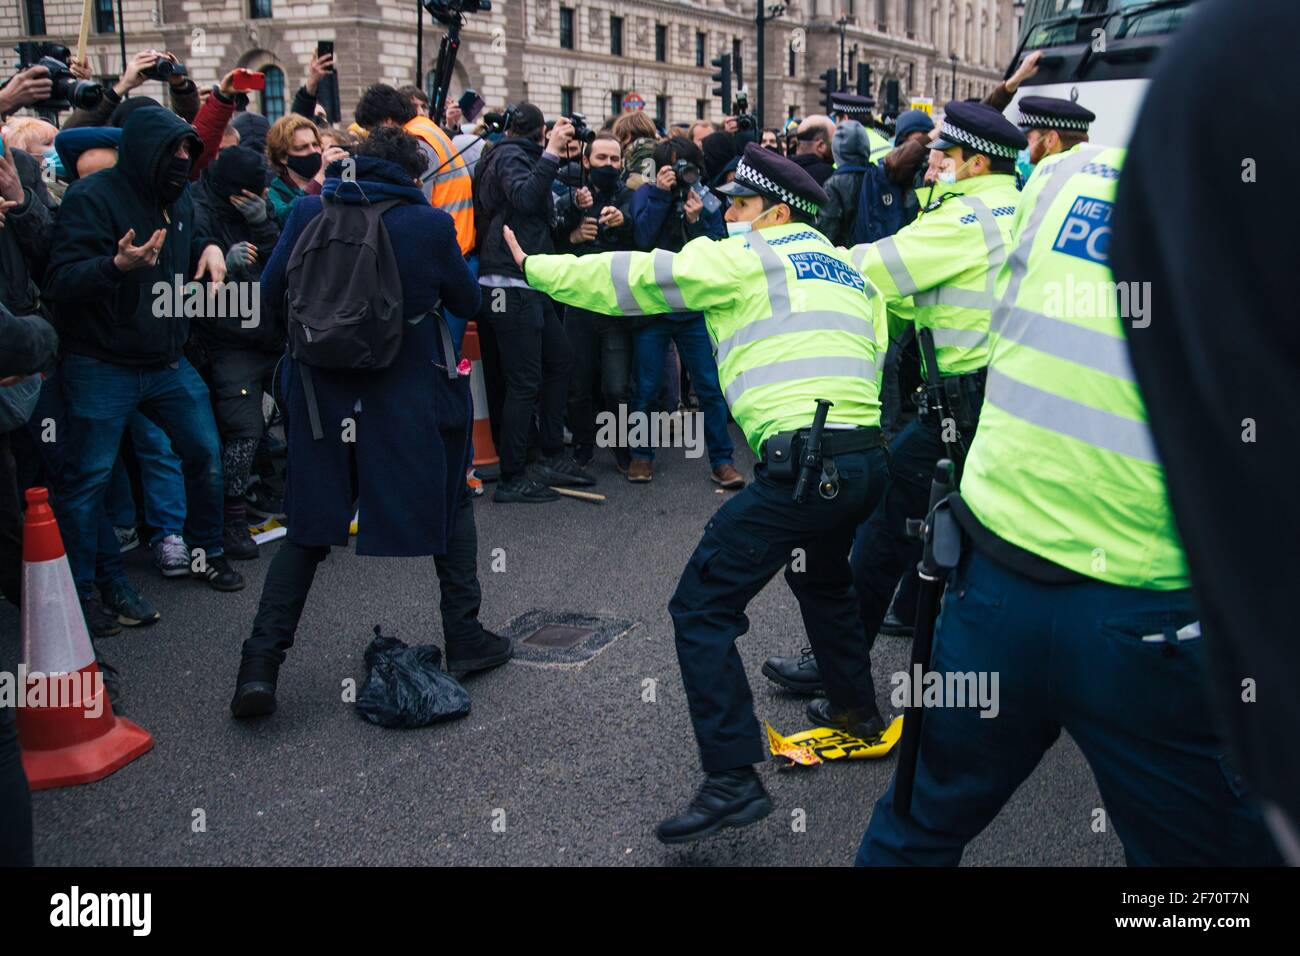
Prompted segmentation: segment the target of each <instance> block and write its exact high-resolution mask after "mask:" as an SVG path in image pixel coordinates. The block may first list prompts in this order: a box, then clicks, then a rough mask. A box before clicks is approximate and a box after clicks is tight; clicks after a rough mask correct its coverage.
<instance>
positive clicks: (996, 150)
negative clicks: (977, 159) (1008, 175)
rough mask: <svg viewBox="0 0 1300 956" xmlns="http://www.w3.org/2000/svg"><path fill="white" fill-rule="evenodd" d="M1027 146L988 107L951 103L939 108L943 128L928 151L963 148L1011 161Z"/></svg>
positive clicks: (1014, 131) (1016, 131)
mask: <svg viewBox="0 0 1300 956" xmlns="http://www.w3.org/2000/svg"><path fill="white" fill-rule="evenodd" d="M1028 145H1029V140H1027V139H1025V134H1024V133H1022V132H1021V131H1020V130H1018V129H1016V127H1015V126H1013V125H1012V124H1011V122H1010V121H1009V120H1008V119H1007V118H1006V117H1005V116H1003V115H1002V114H1001V113H999V112H998V111H997V110H995V109H994V108H993V107H991V106H986V105H985V104H983V103H964V102H960V101H953V102H951V103H949V104H948V105H947V106H945V107H944V108H943V125H942V126H940V127H939V138H938V139H936V140H934V141H933V142H931V143H930V148H931V149H952V148H953V147H954V146H964V147H966V149H968V150H972V151H974V152H976V153H983V154H984V155H986V156H991V157H993V158H995V159H997V158H1001V159H1015V158H1016V156H1017V154H1019V152H1020V151H1021V150H1022V149H1024V148H1025V147H1026V146H1028Z"/></svg>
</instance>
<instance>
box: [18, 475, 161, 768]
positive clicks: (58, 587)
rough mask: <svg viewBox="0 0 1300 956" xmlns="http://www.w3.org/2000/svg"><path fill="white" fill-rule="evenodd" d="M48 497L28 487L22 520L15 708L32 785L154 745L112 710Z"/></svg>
mask: <svg viewBox="0 0 1300 956" xmlns="http://www.w3.org/2000/svg"><path fill="white" fill-rule="evenodd" d="M49 499H50V496H49V492H48V491H46V490H45V489H44V488H30V489H28V491H27V517H26V519H25V521H24V522H23V607H22V654H21V660H22V663H21V664H20V665H19V672H20V675H21V676H22V679H21V680H20V681H19V693H20V694H23V695H24V696H23V698H22V700H21V701H20V706H19V707H18V713H17V716H18V739H19V743H21V744H22V750H23V769H24V770H25V771H26V772H27V782H28V783H29V784H30V785H31V788H32V789H33V790H46V789H49V788H51V787H67V786H71V785H73V784H78V783H90V782H91V781H93V780H99V779H100V778H102V777H107V776H108V775H109V774H110V773H112V772H113V771H114V770H117V769H118V768H119V767H123V766H125V765H126V764H128V763H130V762H131V761H132V760H134V759H135V758H136V757H138V756H140V755H141V754H143V753H145V752H146V751H148V750H149V749H150V748H151V747H153V737H151V736H149V733H148V732H147V731H145V730H143V729H141V728H140V727H139V726H137V725H136V724H135V723H133V722H132V721H130V720H127V719H126V718H125V717H115V716H114V715H113V707H112V704H110V703H109V700H108V693H107V691H105V689H104V681H103V678H102V677H101V676H100V673H99V667H98V666H96V664H95V652H94V650H93V649H92V647H91V645H90V636H89V635H88V634H87V633H86V621H85V618H83V617H82V614H81V602H80V601H78V600H77V589H76V587H75V586H74V585H73V583H72V571H71V570H70V569H69V568H68V557H67V555H66V554H65V553H64V550H63V538H62V536H61V535H60V534H59V525H58V522H57V521H55V519H54V512H53V510H52V509H51V508H50V504H49Z"/></svg>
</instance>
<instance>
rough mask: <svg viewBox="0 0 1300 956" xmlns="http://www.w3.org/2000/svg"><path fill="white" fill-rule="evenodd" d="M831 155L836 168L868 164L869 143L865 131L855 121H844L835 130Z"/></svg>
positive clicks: (869, 154) (864, 128) (869, 155)
mask: <svg viewBox="0 0 1300 956" xmlns="http://www.w3.org/2000/svg"><path fill="white" fill-rule="evenodd" d="M831 155H832V156H834V157H835V165H836V166H866V165H868V164H869V163H870V157H871V141H870V140H868V139H867V130H866V127H864V126H863V125H862V124H861V123H859V122H858V121H857V120H845V121H844V122H843V123H841V124H840V125H839V126H837V127H836V128H835V136H834V137H833V138H832V139H831Z"/></svg>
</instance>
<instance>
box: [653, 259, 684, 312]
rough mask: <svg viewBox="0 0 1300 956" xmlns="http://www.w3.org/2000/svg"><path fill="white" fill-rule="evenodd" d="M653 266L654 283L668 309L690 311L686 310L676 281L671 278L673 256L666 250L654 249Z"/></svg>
mask: <svg viewBox="0 0 1300 956" xmlns="http://www.w3.org/2000/svg"><path fill="white" fill-rule="evenodd" d="M654 266H655V283H656V284H657V285H658V286H659V291H660V292H661V293H663V297H664V301H665V302H667V303H668V308H669V309H670V310H671V311H673V312H688V311H690V310H689V309H687V308H686V300H685V299H684V298H683V297H682V290H681V289H680V288H678V286H677V280H676V279H674V278H673V254H672V253H671V252H669V251H668V250H667V249H656V250H655V251H654Z"/></svg>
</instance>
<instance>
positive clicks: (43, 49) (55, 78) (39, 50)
mask: <svg viewBox="0 0 1300 956" xmlns="http://www.w3.org/2000/svg"><path fill="white" fill-rule="evenodd" d="M14 50H15V51H16V52H17V54H18V69H19V70H20V71H21V70H25V69H27V68H28V67H32V66H43V67H45V69H47V70H49V72H50V82H51V83H52V84H53V89H51V90H50V96H49V99H46V100H41V102H39V103H33V104H32V108H33V109H36V110H47V111H50V112H59V111H61V110H69V109H73V108H74V107H75V108H76V109H80V110H89V109H94V108H95V107H96V106H97V105H98V104H99V101H100V100H102V99H103V98H104V88H103V87H102V86H100V85H99V84H98V83H91V82H90V81H89V80H79V79H77V78H76V76H74V75H73V73H72V70H70V69H68V64H69V63H71V62H72V51H70V50H69V49H68V48H67V47H66V46H63V45H61V44H58V43H49V42H39V41H36V40H28V41H25V42H23V43H19V44H18V45H17V46H16V47H14Z"/></svg>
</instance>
